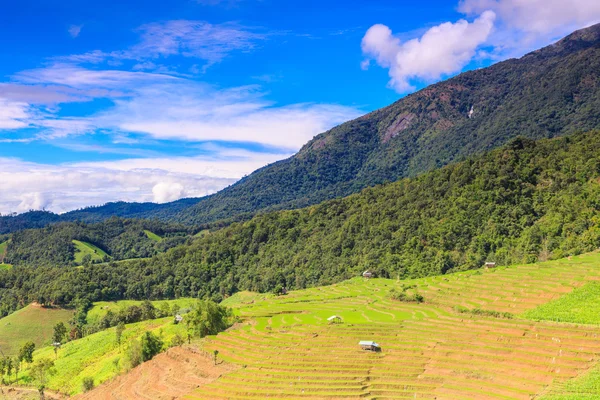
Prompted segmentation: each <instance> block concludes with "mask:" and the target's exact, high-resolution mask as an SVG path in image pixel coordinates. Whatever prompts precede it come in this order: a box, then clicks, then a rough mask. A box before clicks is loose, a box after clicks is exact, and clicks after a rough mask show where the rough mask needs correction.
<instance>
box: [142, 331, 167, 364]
mask: <svg viewBox="0 0 600 400" xmlns="http://www.w3.org/2000/svg"><path fill="white" fill-rule="evenodd" d="M162 347H163V341H162V340H161V339H160V338H159V337H158V336H156V335H155V334H153V333H152V332H150V331H147V332H146V333H144V334H143V335H142V361H148V360H151V359H152V357H154V356H155V355H157V354H158V353H160V352H161V350H162Z"/></svg>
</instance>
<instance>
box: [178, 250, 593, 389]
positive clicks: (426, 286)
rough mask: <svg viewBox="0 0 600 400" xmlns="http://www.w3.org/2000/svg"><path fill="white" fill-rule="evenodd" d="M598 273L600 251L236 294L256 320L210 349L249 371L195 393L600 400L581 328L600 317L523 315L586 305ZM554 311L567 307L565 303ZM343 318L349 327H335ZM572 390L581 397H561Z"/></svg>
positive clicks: (588, 330)
mask: <svg viewBox="0 0 600 400" xmlns="http://www.w3.org/2000/svg"><path fill="white" fill-rule="evenodd" d="M599 278H600V255H599V254H598V253H594V254H588V255H583V256H577V257H572V258H571V259H563V260H559V261H552V262H546V263H539V264H531V265H521V266H518V267H509V268H506V267H500V268H495V269H489V270H478V271H469V272H466V273H459V274H455V275H446V276H439V277H432V278H426V279H419V280H415V281H412V282H397V281H394V280H384V279H371V280H363V279H362V278H356V279H353V280H351V281H348V282H344V283H341V284H338V285H333V286H328V287H320V288H314V289H308V290H303V291H298V292H292V293H290V294H288V295H286V296H279V297H274V298H273V297H269V296H263V297H265V298H264V299H261V297H260V296H259V297H257V298H254V299H252V298H250V299H248V301H246V302H236V301H232V300H233V299H228V302H229V303H230V306H232V307H236V309H237V310H238V312H239V313H240V315H242V316H243V317H244V318H245V321H246V322H245V323H244V324H243V325H242V326H240V327H238V328H237V329H232V330H230V331H228V332H226V333H223V334H220V335H217V336H216V337H213V338H211V339H210V340H208V341H207V342H206V343H205V345H204V347H205V349H207V350H209V351H212V350H218V351H219V356H220V357H222V358H223V359H224V360H226V361H229V362H231V363H235V364H238V365H242V366H243V368H241V369H239V370H237V371H236V372H233V373H231V374H228V375H225V376H224V377H222V378H221V379H218V380H217V381H215V382H214V383H212V384H209V385H206V386H203V387H201V388H200V389H198V390H197V391H195V392H193V393H191V394H189V395H188V396H187V397H186V398H187V399H207V400H208V399H262V398H269V399H305V398H318V399H353V398H355V399H359V398H362V399H402V398H407V399H408V398H411V399H412V398H429V399H434V398H436V399H474V398H476V399H530V398H535V397H536V396H537V395H541V394H544V393H548V394H547V396H546V397H545V398H547V399H562V398H571V399H574V398H586V397H585V396H586V393H588V394H587V396H591V397H587V398H598V397H599V395H598V393H599V392H598V389H599V388H598V384H597V383H598V382H600V378H599V376H600V374H599V373H598V372H595V373H594V372H592V373H587V374H586V371H587V370H588V369H590V368H593V367H594V365H595V364H596V362H597V360H598V354H599V352H600V328H599V327H598V326H597V325H583V324H584V323H594V322H597V320H596V319H594V318H592V319H589V318H588V316H586V315H585V314H582V313H577V315H576V316H575V317H573V318H571V320H570V321H571V322H576V323H580V324H578V325H576V324H566V323H556V322H543V321H531V320H526V319H524V317H523V315H528V314H529V313H534V311H531V310H542V311H539V312H538V313H536V316H542V315H543V317H544V319H547V320H555V319H556V318H557V317H558V318H559V320H560V318H561V317H560V316H558V315H554V314H553V312H552V309H551V308H548V306H544V304H546V303H549V304H556V303H555V302H556V301H557V300H556V299H559V298H561V297H562V296H564V295H567V297H565V298H566V299H568V300H566V301H569V302H570V303H574V302H577V300H578V299H584V300H586V301H587V299H588V297H587V296H578V295H576V293H577V291H578V290H580V289H577V288H582V287H584V286H585V285H586V283H588V282H594V281H596V280H598V279H599ZM402 285H405V287H407V286H410V285H416V288H415V289H413V290H417V291H418V292H419V293H420V294H421V295H422V296H423V298H424V300H425V301H424V302H423V303H416V302H400V301H396V300H392V299H391V298H390V297H389V292H390V289H392V288H396V289H397V290H398V289H400V288H401V286H402ZM573 289H576V290H575V292H572V291H573ZM583 290H586V291H587V289H585V288H584V289H583ZM571 292H572V293H573V295H569V294H568V293H571ZM246 296H247V295H246ZM233 297H235V296H233ZM236 303H237V304H236ZM555 310H556V311H557V312H558V313H559V314H560V313H561V312H562V304H557V307H556V308H555ZM333 315H337V316H340V317H341V318H342V323H329V322H328V320H327V319H328V318H329V317H330V316H333ZM494 315H495V316H502V317H503V318H498V317H494ZM562 318H564V317H562ZM360 340H373V341H376V342H377V343H378V344H379V345H380V346H381V352H375V353H374V352H370V351H364V350H361V349H360V348H359V346H358V342H359V341H360ZM582 374H583V375H582ZM573 378H576V379H573ZM594 383H595V385H594ZM592 389H593V390H592ZM569 393H576V395H575V396H576V397H560V396H563V395H564V396H572V395H571V394H569Z"/></svg>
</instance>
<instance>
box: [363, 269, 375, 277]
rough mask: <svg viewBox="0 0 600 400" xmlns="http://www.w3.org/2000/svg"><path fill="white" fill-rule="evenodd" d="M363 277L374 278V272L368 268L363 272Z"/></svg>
mask: <svg viewBox="0 0 600 400" xmlns="http://www.w3.org/2000/svg"><path fill="white" fill-rule="evenodd" d="M362 276H363V278H367V279H369V278H372V277H373V273H372V272H371V271H369V270H366V271H365V272H363V273H362Z"/></svg>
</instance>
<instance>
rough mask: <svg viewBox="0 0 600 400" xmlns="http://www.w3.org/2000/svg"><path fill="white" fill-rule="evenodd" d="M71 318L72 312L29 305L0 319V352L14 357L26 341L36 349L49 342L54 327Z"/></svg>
mask: <svg viewBox="0 0 600 400" xmlns="http://www.w3.org/2000/svg"><path fill="white" fill-rule="evenodd" d="M72 316H73V311H72V310H63V309H59V308H43V307H40V306H37V305H29V306H27V307H25V308H22V309H21V310H19V311H17V312H15V313H13V314H10V315H9V316H7V317H4V318H2V319H0V351H1V352H2V353H4V354H6V355H16V354H17V352H18V350H19V348H20V347H21V346H22V345H23V343H25V342H27V341H30V340H31V341H33V342H34V343H35V344H36V346H37V347H40V346H42V345H48V344H50V342H51V338H52V332H53V328H54V325H56V324H57V323H59V322H64V323H67V322H68V321H69V320H70V319H71V317H72Z"/></svg>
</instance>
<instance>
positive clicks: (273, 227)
mask: <svg viewBox="0 0 600 400" xmlns="http://www.w3.org/2000/svg"><path fill="white" fill-rule="evenodd" d="M599 178H600V134H598V132H589V133H587V134H578V135H574V136H569V137H565V138H557V139H552V140H542V141H538V142H534V141H529V140H525V139H518V140H515V141H513V142H511V143H510V144H509V145H507V146H505V147H504V148H501V149H497V150H494V151H492V152H489V153H486V154H484V155H481V156H478V157H473V158H472V159H469V160H466V161H464V162H461V163H457V164H453V165H450V166H447V167H444V168H442V169H439V170H435V171H431V172H428V173H426V174H423V175H421V176H419V177H416V178H411V179H404V180H401V181H398V182H394V183H390V184H387V185H381V186H378V187H374V188H369V189H366V190H364V191H363V192H361V193H359V194H355V195H352V196H349V197H347V198H343V199H338V200H331V201H328V202H324V203H322V204H320V205H317V206H311V207H308V208H305V209H300V210H294V211H281V212H271V213H265V214H261V215H258V216H256V217H255V218H253V219H252V220H250V221H247V222H244V223H238V224H233V225H231V226H229V227H227V228H224V229H221V230H217V231H214V232H211V234H209V235H205V236H202V237H197V238H195V239H193V240H192V241H190V242H187V243H186V244H185V245H182V246H178V247H176V248H174V249H171V250H169V251H167V252H166V253H163V254H158V255H156V256H155V257H153V258H151V259H144V260H132V261H123V262H121V263H108V264H102V265H92V266H90V267H86V268H84V269H81V270H75V269H64V268H63V269H61V268H53V267H48V268H36V269H21V270H19V271H18V273H17V272H15V271H14V270H10V271H5V272H4V279H5V280H6V281H7V282H8V285H6V286H5V288H4V289H3V290H0V296H3V293H4V296H6V299H7V300H10V301H12V300H11V299H13V298H14V297H16V298H17V299H19V301H22V302H27V301H34V300H36V299H38V298H39V296H42V297H43V298H44V299H47V300H50V301H52V302H53V303H57V304H69V303H70V302H71V301H72V300H74V299H76V298H89V299H90V300H91V301H101V300H120V299H131V300H142V299H162V298H175V297H204V296H210V297H212V298H214V299H216V300H220V299H223V298H225V297H227V296H230V295H232V294H234V293H236V292H238V291H243V290H250V291H256V292H271V291H274V290H276V289H278V288H283V287H287V288H288V289H299V288H304V287H311V286H318V285H325V284H330V283H334V282H339V281H342V280H344V279H348V278H350V277H352V276H356V275H357V274H359V273H362V271H364V270H366V269H371V270H372V271H373V272H375V273H376V274H377V276H379V277H393V278H397V277H399V278H416V277H424V276H430V275H440V274H447V273H449V272H452V271H460V270H466V269H474V268H479V267H480V266H481V265H483V263H484V262H485V261H495V262H497V263H498V264H499V265H508V264H514V263H522V262H525V263H530V262H535V261H537V260H547V259H556V258H561V257H565V256H569V255H575V254H580V253H583V252H587V251H591V250H594V249H597V248H598V247H600V228H599V226H600V205H599V203H598V201H597V199H598V198H600V179H599ZM142 234H143V232H142ZM143 235H144V237H145V234H143ZM146 239H147V238H146ZM23 282H27V284H26V285H23ZM81 282H86V284H85V285H82V284H81ZM11 296H12V297H11ZM2 301H4V300H2ZM10 304H14V303H10Z"/></svg>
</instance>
